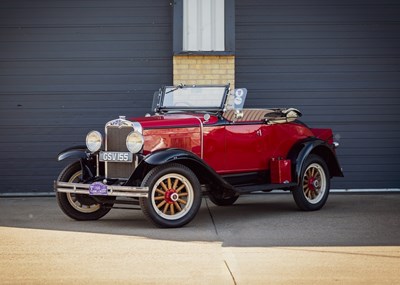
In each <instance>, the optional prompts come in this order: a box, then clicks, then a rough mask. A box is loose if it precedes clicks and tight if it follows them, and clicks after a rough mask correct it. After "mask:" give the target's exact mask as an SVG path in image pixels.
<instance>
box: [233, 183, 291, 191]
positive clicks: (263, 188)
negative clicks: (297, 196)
mask: <svg viewBox="0 0 400 285" xmlns="http://www.w3.org/2000/svg"><path fill="white" fill-rule="evenodd" d="M296 186H297V183H282V184H259V185H250V186H239V187H235V188H234V190H235V191H236V192H238V193H250V192H256V191H269V190H275V189H287V188H291V187H296Z"/></svg>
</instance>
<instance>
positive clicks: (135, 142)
mask: <svg viewBox="0 0 400 285" xmlns="http://www.w3.org/2000/svg"><path fill="white" fill-rule="evenodd" d="M143 144H144V138H143V136H142V134H141V133H139V132H137V131H133V132H130V133H129V135H128V136H127V137H126V147H127V148H128V150H129V151H130V152H131V153H138V152H139V151H141V150H142V147H143Z"/></svg>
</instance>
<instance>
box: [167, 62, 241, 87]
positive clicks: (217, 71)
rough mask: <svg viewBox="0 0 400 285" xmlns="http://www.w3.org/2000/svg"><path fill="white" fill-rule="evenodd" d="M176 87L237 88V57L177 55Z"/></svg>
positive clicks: (174, 79) (175, 63) (174, 76)
mask: <svg viewBox="0 0 400 285" xmlns="http://www.w3.org/2000/svg"><path fill="white" fill-rule="evenodd" d="M173 66H174V68H173V73H174V74H173V81H174V85H178V84H180V83H183V84H186V85H190V84H196V85H216V84H218V85H221V84H222V85H225V84H228V83H230V84H231V89H233V88H235V57H234V56H221V55H175V56H174V59H173Z"/></svg>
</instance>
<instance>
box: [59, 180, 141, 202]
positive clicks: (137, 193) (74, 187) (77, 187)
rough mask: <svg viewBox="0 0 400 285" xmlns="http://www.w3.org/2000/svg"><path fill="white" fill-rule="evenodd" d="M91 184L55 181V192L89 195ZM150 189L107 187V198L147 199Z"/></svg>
mask: <svg viewBox="0 0 400 285" xmlns="http://www.w3.org/2000/svg"><path fill="white" fill-rule="evenodd" d="M89 187H90V184H83V183H71V182H60V181H54V191H56V192H62V193H74V194H83V195H90V194H89ZM148 191H149V187H136V186H118V185H107V196H111V197H134V198H147V197H148Z"/></svg>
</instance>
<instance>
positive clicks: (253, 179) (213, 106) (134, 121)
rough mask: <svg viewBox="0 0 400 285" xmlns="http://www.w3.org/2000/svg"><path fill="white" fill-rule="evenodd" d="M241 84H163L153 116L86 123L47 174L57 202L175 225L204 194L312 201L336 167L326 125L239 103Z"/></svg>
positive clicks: (72, 210) (93, 214)
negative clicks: (81, 142) (101, 126)
mask: <svg viewBox="0 0 400 285" xmlns="http://www.w3.org/2000/svg"><path fill="white" fill-rule="evenodd" d="M246 96H247V90H246V89H236V90H234V91H233V92H230V89H229V85H228V86H182V85H180V86H175V87H174V86H167V87H163V88H161V89H160V90H159V91H158V92H156V93H155V94H154V100H153V110H152V111H153V112H154V114H153V115H150V114H147V115H146V116H145V117H140V118H131V119H129V120H128V119H126V118H125V116H120V117H119V118H118V119H115V120H112V121H110V122H108V123H106V125H105V130H104V133H100V132H98V131H91V132H89V133H88V135H87V137H86V146H77V147H73V148H69V149H67V150H64V151H62V152H61V153H60V154H59V155H58V160H64V159H66V158H71V157H72V158H76V159H77V160H76V162H73V163H72V164H70V165H69V166H67V167H66V168H65V169H64V170H63V171H62V172H61V174H60V175H59V177H58V179H57V181H55V183H54V188H55V191H56V193H57V201H58V204H59V206H60V208H61V209H62V211H63V212H64V213H65V214H66V215H67V216H69V217H71V218H73V219H76V220H96V219H99V218H101V217H103V216H104V215H106V214H107V213H108V212H109V211H110V209H112V208H128V209H129V208H135V207H136V208H137V206H138V205H139V206H140V208H141V209H142V211H143V213H144V214H145V216H146V217H147V218H148V219H149V220H150V221H151V222H153V223H154V224H155V225H156V226H159V227H181V226H183V225H185V224H187V223H189V222H190V221H191V220H192V219H193V218H194V217H195V215H196V213H197V212H198V210H199V207H200V204H201V199H202V194H207V195H208V196H209V199H210V200H211V201H212V202H213V203H215V204H216V205H220V206H227V205H232V204H233V203H234V202H235V201H236V200H237V199H238V198H239V196H240V194H243V193H252V192H259V191H271V190H273V189H282V190H287V191H291V192H292V194H293V197H294V200H295V202H296V204H297V206H298V207H299V208H300V209H302V210H308V211H313V210H319V209H320V208H321V207H322V206H323V205H324V204H325V203H326V200H327V198H328V194H329V189H330V179H331V178H332V177H333V176H343V173H342V170H341V168H340V166H339V163H338V161H337V158H336V154H335V148H336V147H337V146H338V144H337V143H336V142H334V141H333V134H332V130H331V129H312V128H309V127H307V126H306V125H305V124H304V123H302V122H300V121H299V120H298V117H300V116H301V114H300V112H299V111H298V110H296V109H293V108H289V109H283V108H280V109H244V108H243V105H244V102H245V98H246Z"/></svg>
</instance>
